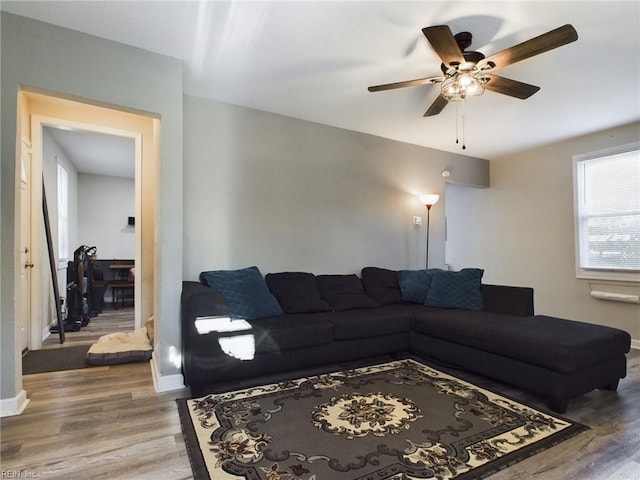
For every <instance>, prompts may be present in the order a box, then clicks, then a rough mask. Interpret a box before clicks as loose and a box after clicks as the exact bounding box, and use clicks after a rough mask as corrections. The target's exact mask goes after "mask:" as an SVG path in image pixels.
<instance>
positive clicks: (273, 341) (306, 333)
mask: <svg viewBox="0 0 640 480" xmlns="http://www.w3.org/2000/svg"><path fill="white" fill-rule="evenodd" d="M248 323H249V324H250V325H251V327H252V329H251V333H252V334H253V336H254V339H255V351H256V353H277V352H283V351H286V350H296V349H298V348H306V347H312V346H315V345H324V344H327V343H331V342H332V341H333V324H332V323H331V322H329V321H328V320H327V319H325V318H322V317H320V315H319V314H289V315H280V316H277V317H269V318H260V319H257V320H249V321H248Z"/></svg>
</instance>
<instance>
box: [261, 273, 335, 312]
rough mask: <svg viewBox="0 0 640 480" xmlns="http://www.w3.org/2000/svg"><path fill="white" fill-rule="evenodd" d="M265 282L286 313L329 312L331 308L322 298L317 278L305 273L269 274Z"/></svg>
mask: <svg viewBox="0 0 640 480" xmlns="http://www.w3.org/2000/svg"><path fill="white" fill-rule="evenodd" d="M265 281H266V282H267V286H268V287H269V290H270V291H271V293H272V294H273V295H274V296H275V297H276V299H277V300H278V303H279V304H280V306H281V307H282V310H284V311H285V312H286V313H314V312H328V311H330V310H331V306H330V305H329V304H328V303H327V302H326V301H325V300H324V299H323V298H322V295H320V290H318V286H317V284H316V276H315V275H314V274H312V273H305V272H282V273H268V274H267V275H266V276H265Z"/></svg>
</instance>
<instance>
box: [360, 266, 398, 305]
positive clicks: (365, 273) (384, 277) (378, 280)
mask: <svg viewBox="0 0 640 480" xmlns="http://www.w3.org/2000/svg"><path fill="white" fill-rule="evenodd" d="M362 285H363V286H364V291H365V292H366V293H367V295H369V296H370V297H371V298H373V299H374V300H376V301H377V302H379V303H380V304H381V305H389V304H394V303H402V293H401V292H400V285H399V284H398V272H396V271H395V270H387V269H386V268H379V267H365V268H363V269H362Z"/></svg>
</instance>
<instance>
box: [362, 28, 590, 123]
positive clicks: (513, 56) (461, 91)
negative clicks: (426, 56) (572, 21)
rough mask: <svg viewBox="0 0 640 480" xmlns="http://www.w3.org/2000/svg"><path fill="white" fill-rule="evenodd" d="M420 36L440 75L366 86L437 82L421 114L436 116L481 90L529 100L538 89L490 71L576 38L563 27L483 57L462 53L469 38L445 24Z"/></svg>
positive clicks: (379, 88)
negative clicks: (431, 99) (431, 51)
mask: <svg viewBox="0 0 640 480" xmlns="http://www.w3.org/2000/svg"><path fill="white" fill-rule="evenodd" d="M422 33H424V36H425V37H427V40H428V41H429V43H430V44H431V46H432V47H433V49H434V50H435V52H436V53H437V54H438V56H439V57H440V59H441V60H442V64H441V65H440V69H441V70H442V75H438V76H434V77H426V78H418V79H415V80H406V81H403V82H395V83H387V84H384V85H375V86H372V87H369V88H368V90H369V91H370V92H379V91H382V90H391V89H394V88H402V87H412V86H417V85H426V84H434V83H441V84H442V88H441V93H440V95H439V96H438V98H436V100H435V101H434V102H433V103H432V104H431V106H430V107H429V109H428V110H427V111H426V113H425V114H424V116H425V117H430V116H432V115H437V114H438V113H440V112H441V111H442V110H443V109H444V107H446V106H447V104H448V103H449V102H450V101H464V100H466V99H467V97H471V96H476V95H482V93H484V91H485V89H486V90H490V91H493V92H497V93H502V94H504V95H509V96H511V97H516V98H520V99H525V98H529V97H530V96H531V95H533V94H534V93H536V92H537V91H538V90H540V87H536V86H535V85H529V84H528V83H523V82H519V81H517V80H511V79H509V78H505V77H501V76H498V75H495V74H493V73H492V72H493V70H497V69H498V68H503V67H506V66H507V65H511V64H513V63H516V62H519V61H521V60H525V59H527V58H530V57H533V56H535V55H539V54H541V53H544V52H548V51H549V50H553V49H554V48H558V47H561V46H562V45H566V44H568V43H571V42H574V41H576V40H577V39H578V33H577V32H576V30H575V28H573V26H571V25H569V24H567V25H564V26H562V27H559V28H556V29H554V30H551V31H549V32H547V33H544V34H542V35H540V36H538V37H535V38H532V39H530V40H527V41H525V42H522V43H519V44H518V45H514V46H513V47H510V48H507V49H506V50H502V51H501V52H498V53H494V54H493V55H491V56H489V57H485V56H484V55H483V54H482V53H480V52H474V51H466V49H467V48H468V47H469V46H470V45H471V39H472V35H471V33H469V32H460V33H458V34H457V35H453V33H452V32H451V29H450V28H449V27H448V26H447V25H436V26H433V27H426V28H423V29H422Z"/></svg>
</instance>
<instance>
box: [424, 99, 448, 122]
mask: <svg viewBox="0 0 640 480" xmlns="http://www.w3.org/2000/svg"><path fill="white" fill-rule="evenodd" d="M447 103H449V100H447V99H446V98H444V97H443V96H442V94H440V95H438V98H436V99H435V101H434V102H433V103H432V104H431V106H430V107H429V110H427V111H426V112H425V114H424V115H423V117H432V116H433V115H437V114H439V113H440V112H441V111H442V110H443V109H444V107H446V106H447Z"/></svg>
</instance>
